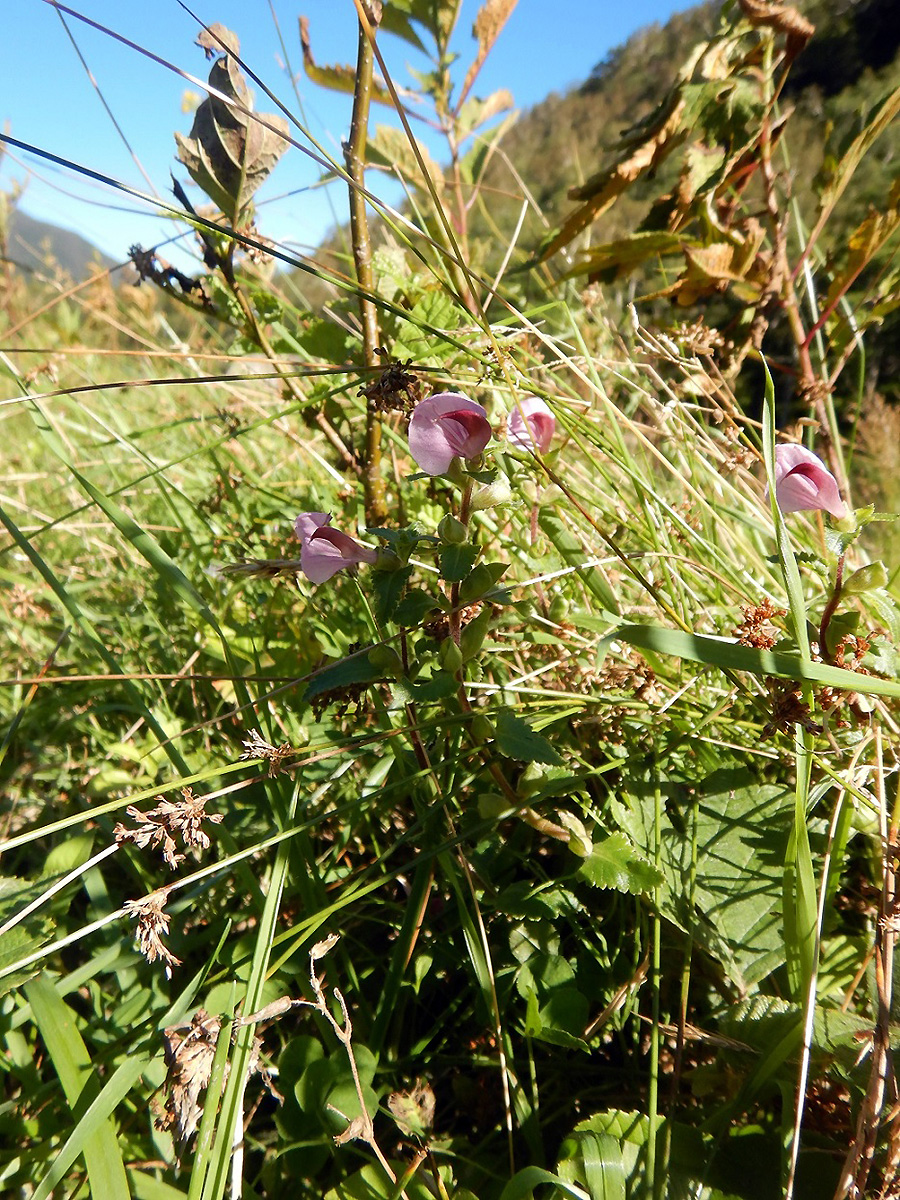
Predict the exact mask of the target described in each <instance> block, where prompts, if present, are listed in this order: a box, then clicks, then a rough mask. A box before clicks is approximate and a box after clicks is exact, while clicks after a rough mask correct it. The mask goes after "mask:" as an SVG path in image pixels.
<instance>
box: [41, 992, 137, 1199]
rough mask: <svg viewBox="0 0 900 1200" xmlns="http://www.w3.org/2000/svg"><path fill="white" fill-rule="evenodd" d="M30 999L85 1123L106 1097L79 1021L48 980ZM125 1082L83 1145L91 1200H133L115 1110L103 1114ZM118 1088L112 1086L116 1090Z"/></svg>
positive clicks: (99, 1114)
mask: <svg viewBox="0 0 900 1200" xmlns="http://www.w3.org/2000/svg"><path fill="white" fill-rule="evenodd" d="M25 995H26V997H27V999H28V1003H29V1004H30V1005H31V1012H32V1015H33V1017H34V1022H35V1024H36V1025H37V1027H38V1029H39V1030H40V1033H41V1037H42V1038H43V1041H44V1045H45V1046H46V1048H47V1053H48V1054H49V1056H50V1059H51V1060H52V1062H53V1067H54V1069H55V1071H56V1074H57V1076H58V1078H59V1082H60V1085H61V1086H62V1090H63V1094H64V1096H65V1098H66V1103H67V1104H68V1106H69V1109H70V1111H71V1112H72V1113H73V1114H74V1113H75V1111H76V1106H77V1110H78V1111H80V1112H83V1113H84V1117H82V1119H84V1118H86V1117H87V1115H88V1113H89V1112H90V1110H91V1107H93V1105H94V1102H95V1101H97V1099H98V1097H100V1095H101V1090H100V1082H99V1079H98V1077H97V1075H96V1073H95V1071H94V1069H93V1066H92V1064H91V1058H90V1055H89V1054H88V1050H87V1047H86V1046H85V1044H84V1042H83V1041H82V1038H81V1034H80V1033H79V1032H78V1029H77V1027H76V1025H75V1016H74V1014H73V1012H72V1010H71V1009H70V1008H69V1007H68V1005H66V1004H65V1003H64V1002H63V1001H62V999H61V998H60V996H59V994H58V992H57V991H56V988H55V987H54V986H53V983H52V982H51V980H50V978H49V977H48V976H47V975H43V974H42V975H38V976H37V977H36V978H35V979H32V980H31V981H30V982H29V983H27V984H26V985H25ZM114 1078H115V1076H114ZM123 1078H125V1077H120V1078H119V1081H118V1082H117V1084H116V1085H115V1087H112V1088H111V1090H110V1091H109V1092H108V1093H107V1095H106V1101H105V1102H101V1103H100V1105H99V1108H98V1109H97V1110H96V1111H95V1114H94V1118H93V1119H92V1120H91V1121H89V1122H88V1126H87V1127H86V1128H85V1129H84V1130H82V1131H81V1133H80V1134H79V1137H78V1139H77V1140H78V1143H79V1148H80V1150H81V1152H83V1154H84V1161H85V1164H86V1166H87V1173H88V1179H89V1180H90V1185H91V1195H93V1196H98V1197H99V1196H102V1197H103V1198H104V1200H130V1193H129V1190H128V1180H127V1178H126V1175H125V1167H124V1165H123V1163H122V1152H121V1150H120V1149H119V1145H118V1141H117V1138H116V1131H115V1128H114V1126H113V1123H112V1120H111V1117H110V1115H109V1113H110V1112H111V1111H112V1110H111V1109H110V1110H109V1112H103V1111H102V1110H103V1108H104V1107H105V1104H106V1103H108V1102H109V1101H110V1099H112V1098H113V1097H114V1096H115V1095H116V1093H117V1092H118V1089H119V1087H120V1085H121V1083H122V1080H123ZM112 1082H113V1081H112V1080H110V1085H112ZM108 1086H109V1085H108ZM126 1090H127V1089H126ZM123 1094H124V1093H123ZM116 1102H118V1101H116ZM113 1107H114V1106H113ZM79 1124H80V1122H79ZM77 1132H78V1126H76V1133H77ZM73 1136H74V1134H73Z"/></svg>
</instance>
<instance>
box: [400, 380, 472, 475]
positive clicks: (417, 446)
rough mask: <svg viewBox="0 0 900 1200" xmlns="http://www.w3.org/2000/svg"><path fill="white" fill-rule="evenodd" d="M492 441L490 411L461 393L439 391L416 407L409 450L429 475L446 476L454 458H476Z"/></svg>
mask: <svg viewBox="0 0 900 1200" xmlns="http://www.w3.org/2000/svg"><path fill="white" fill-rule="evenodd" d="M490 440H491V426H490V422H489V421H488V419H487V413H486V412H485V411H484V409H483V408H482V406H481V405H480V404H476V403H475V401H474V400H470V399H469V397H468V396H464V395H463V394H462V393H461V392H438V393H437V395H435V396H429V397H428V399H427V400H422V401H421V402H420V403H419V404H417V405H416V407H415V408H414V409H413V414H412V417H411V418H410V422H409V452H410V454H411V455H412V456H413V458H414V459H415V460H416V463H417V464H418V465H419V467H421V469H422V470H423V471H425V472H426V473H427V474H428V475H443V474H444V473H445V472H446V471H448V470H449V469H450V464H451V462H452V461H453V459H454V458H476V457H477V456H478V455H479V454H480V453H481V452H482V450H483V449H484V448H485V446H486V445H487V444H488V442H489V441H490Z"/></svg>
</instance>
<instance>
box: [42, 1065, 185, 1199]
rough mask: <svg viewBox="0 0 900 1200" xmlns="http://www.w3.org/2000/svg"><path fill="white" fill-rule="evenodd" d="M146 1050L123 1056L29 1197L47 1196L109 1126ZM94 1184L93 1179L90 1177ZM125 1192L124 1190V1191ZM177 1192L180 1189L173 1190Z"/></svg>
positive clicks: (140, 1067)
mask: <svg viewBox="0 0 900 1200" xmlns="http://www.w3.org/2000/svg"><path fill="white" fill-rule="evenodd" d="M150 1061H151V1060H150V1056H149V1055H148V1054H132V1055H129V1056H126V1058H125V1059H124V1061H123V1062H122V1063H120V1065H119V1066H118V1068H117V1069H116V1071H115V1072H114V1073H113V1075H112V1076H111V1077H110V1078H109V1079H108V1080H107V1081H106V1084H105V1085H104V1087H103V1090H102V1091H101V1092H100V1094H99V1096H97V1098H96V1099H95V1100H94V1101H93V1103H92V1104H91V1105H90V1106H89V1108H88V1109H87V1111H86V1112H85V1113H84V1115H83V1116H82V1117H81V1119H80V1120H79V1122H78V1124H77V1125H76V1126H75V1128H74V1129H73V1130H72V1132H71V1134H70V1135H69V1137H68V1138H67V1139H66V1143H65V1145H64V1146H63V1147H62V1149H61V1150H60V1151H59V1153H58V1154H57V1156H56V1158H55V1159H54V1160H53V1165H52V1166H51V1168H50V1170H49V1171H48V1172H47V1174H46V1175H45V1176H44V1177H43V1179H42V1180H41V1182H40V1184H39V1185H38V1187H37V1188H36V1189H35V1192H34V1195H33V1197H32V1200H46V1197H48V1196H49V1195H50V1194H51V1192H52V1190H53V1188H55V1187H56V1186H57V1184H59V1183H62V1181H63V1180H64V1179H65V1177H66V1172H67V1171H68V1170H69V1168H70V1167H71V1166H72V1165H73V1164H74V1163H75V1162H76V1160H77V1159H78V1158H79V1156H80V1155H81V1154H85V1155H86V1154H87V1149H86V1148H87V1145H88V1143H89V1142H90V1141H91V1140H92V1139H94V1138H98V1137H99V1138H101V1139H102V1138H103V1130H104V1128H105V1129H107V1130H109V1129H110V1128H111V1125H110V1122H109V1118H110V1117H111V1116H112V1114H113V1113H114V1112H115V1110H116V1108H117V1107H118V1106H119V1104H120V1103H121V1101H122V1100H124V1099H125V1097H126V1096H127V1095H128V1093H129V1092H130V1091H131V1089H132V1087H134V1085H135V1084H136V1083H137V1081H138V1079H139V1078H140V1076H141V1074H142V1073H143V1071H144V1070H145V1068H146V1067H148V1066H149V1064H150ZM91 1185H92V1187H93V1179H92V1180H91ZM125 1194H126V1195H127V1194H128V1193H127V1191H126V1193H125ZM175 1194H176V1195H179V1194H180V1193H175Z"/></svg>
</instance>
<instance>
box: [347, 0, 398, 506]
mask: <svg viewBox="0 0 900 1200" xmlns="http://www.w3.org/2000/svg"><path fill="white" fill-rule="evenodd" d="M380 21H381V0H362V2H361V4H360V7H359V48H358V52H357V58H356V88H355V90H354V93H353V117H352V120H351V123H350V137H349V138H348V139H347V143H346V147H345V150H344V158H345V161H346V163H347V174H348V175H349V177H350V181H351V182H350V236H351V240H352V242H353V261H354V263H355V264H356V279H357V283H358V284H359V288H360V291H359V297H358V299H359V320H360V325H361V326H362V335H363V361H364V362H365V365H366V366H367V367H377V366H378V365H379V361H380V360H379V357H378V344H379V332H378V313H377V310H376V308H375V305H374V303H373V301H372V300H371V296H372V295H373V293H374V291H375V274H374V272H373V270H372V242H371V239H370V236H369V218H368V214H367V212H366V197H365V191H364V189H365V173H366V165H365V164H366V139H367V130H368V124H369V102H370V100H371V94H372V63H373V55H374V47H373V40H374V31H375V30H376V29H377V28H378V25H379V23H380ZM363 486H364V489H365V506H366V523H367V524H368V525H381V524H383V523H384V521H385V519H386V517H387V509H386V507H385V486H384V478H383V477H382V474H381V416H380V414H379V413H378V412H377V411H376V409H375V402H374V400H373V399H372V398H368V399H367V400H366V445H365V456H364V465H363Z"/></svg>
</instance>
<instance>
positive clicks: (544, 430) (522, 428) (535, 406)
mask: <svg viewBox="0 0 900 1200" xmlns="http://www.w3.org/2000/svg"><path fill="white" fill-rule="evenodd" d="M555 432H556V417H554V415H553V413H552V412H551V411H550V409H549V408H548V407H547V405H546V404H545V403H544V401H543V400H541V399H540V398H539V397H538V396H526V398H525V399H524V400H522V401H520V402H519V404H517V405H516V407H515V408H514V409H513V410H512V412H511V413H510V414H509V421H508V423H507V426H506V438H507V441H508V442H509V443H510V445H511V446H515V448H516V449H517V450H531V451H532V452H533V451H534V450H540V452H541V454H546V453H547V451H548V450H549V449H550V443H551V442H552V441H553V435H554V433H555Z"/></svg>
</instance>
